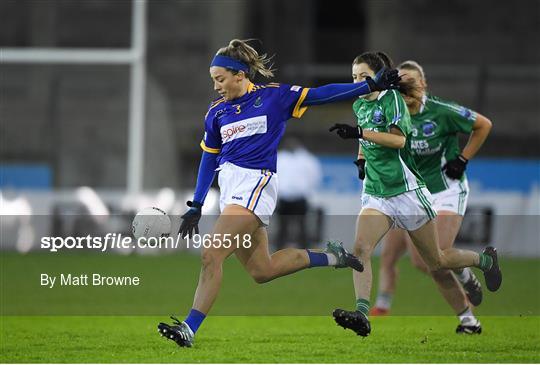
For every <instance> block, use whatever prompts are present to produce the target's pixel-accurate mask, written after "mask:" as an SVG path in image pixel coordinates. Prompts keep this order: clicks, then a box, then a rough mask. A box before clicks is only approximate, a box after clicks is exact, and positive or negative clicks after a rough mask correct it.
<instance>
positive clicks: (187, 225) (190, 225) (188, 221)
mask: <svg viewBox="0 0 540 365" xmlns="http://www.w3.org/2000/svg"><path fill="white" fill-rule="evenodd" d="M186 204H187V206H188V207H189V210H188V211H187V212H186V213H185V214H184V215H183V216H181V217H180V218H182V224H181V225H180V229H179V230H178V234H180V236H181V237H182V238H186V237H193V231H195V234H199V220H200V219H201V208H202V204H201V203H199V202H192V201H188V202H187V203H186Z"/></svg>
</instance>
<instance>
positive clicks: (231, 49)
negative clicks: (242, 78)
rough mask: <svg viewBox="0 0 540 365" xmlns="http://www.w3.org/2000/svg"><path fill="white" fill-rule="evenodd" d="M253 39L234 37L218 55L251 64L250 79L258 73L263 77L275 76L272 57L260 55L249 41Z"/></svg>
mask: <svg viewBox="0 0 540 365" xmlns="http://www.w3.org/2000/svg"><path fill="white" fill-rule="evenodd" d="M252 40H253V39H245V40H241V39H233V40H231V41H230V42H229V45H228V46H227V47H223V48H220V49H219V50H218V52H217V54H218V55H221V56H228V57H231V58H234V59H235V60H238V61H241V62H244V63H245V64H247V65H248V66H249V75H247V77H248V79H250V80H254V79H255V76H256V75H257V74H260V75H261V76H263V77H266V78H270V77H273V76H274V71H275V70H274V69H272V66H273V65H272V64H271V57H268V56H267V55H266V54H263V55H259V54H258V53H257V51H256V50H255V49H254V48H253V47H251V46H250V45H249V44H248V43H247V42H249V41H252Z"/></svg>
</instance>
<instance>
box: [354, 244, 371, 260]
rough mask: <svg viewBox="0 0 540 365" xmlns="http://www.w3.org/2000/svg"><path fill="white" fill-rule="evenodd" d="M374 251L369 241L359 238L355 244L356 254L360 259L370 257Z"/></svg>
mask: <svg viewBox="0 0 540 365" xmlns="http://www.w3.org/2000/svg"><path fill="white" fill-rule="evenodd" d="M372 253H373V248H371V247H370V245H369V244H368V243H367V242H364V241H362V240H358V241H357V242H356V244H355V245H354V255H355V256H356V257H358V258H360V259H363V260H366V259H370V258H371V254H372Z"/></svg>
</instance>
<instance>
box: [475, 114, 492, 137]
mask: <svg viewBox="0 0 540 365" xmlns="http://www.w3.org/2000/svg"><path fill="white" fill-rule="evenodd" d="M477 124H478V129H482V130H484V131H485V132H486V133H489V132H490V131H491V128H492V127H493V123H492V122H491V120H489V119H488V118H486V117H485V116H483V115H481V114H478V117H477ZM473 129H474V128H473Z"/></svg>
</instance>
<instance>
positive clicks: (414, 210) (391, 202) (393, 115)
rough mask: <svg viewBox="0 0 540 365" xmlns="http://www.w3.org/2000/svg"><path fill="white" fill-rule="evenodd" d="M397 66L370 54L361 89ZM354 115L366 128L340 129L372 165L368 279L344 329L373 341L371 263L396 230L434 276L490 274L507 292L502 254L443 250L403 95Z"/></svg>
mask: <svg viewBox="0 0 540 365" xmlns="http://www.w3.org/2000/svg"><path fill="white" fill-rule="evenodd" d="M390 65H391V61H390V59H389V58H388V56H386V55H385V54H384V53H381V52H367V53H364V54H362V55H360V56H358V57H356V59H355V60H354V62H353V66H352V74H353V80H354V81H355V82H362V81H365V80H366V79H367V78H371V77H375V74H376V73H378V72H380V71H381V70H382V69H384V68H385V67H388V66H390ZM400 86H401V87H402V88H403V90H404V92H405V93H406V94H407V95H410V96H414V92H413V90H414V89H413V88H412V87H411V84H410V83H407V82H401V83H400ZM353 110H354V113H355V114H356V116H357V117H358V124H357V125H356V126H350V125H347V124H335V125H334V126H333V127H332V128H330V131H333V130H336V131H337V134H338V135H339V136H340V137H341V138H344V139H349V138H350V139H359V141H360V143H361V147H362V152H363V155H364V157H365V160H366V164H365V180H364V190H363V194H362V210H361V211H360V214H359V216H358V221H357V227H356V239H355V246H354V253H355V255H357V256H358V257H359V258H360V259H361V260H362V262H363V263H364V271H363V272H361V273H360V272H355V273H353V283H354V290H355V295H356V309H355V310H353V311H347V310H343V309H336V310H334V313H333V315H334V319H335V321H336V322H337V324H338V325H340V326H342V327H344V328H348V329H351V330H353V331H354V332H356V333H357V334H358V335H361V336H367V335H369V333H370V332H371V325H370V323H369V320H368V312H369V308H370V303H369V298H370V293H371V283H372V272H371V255H372V253H373V250H374V249H375V247H376V245H377V243H378V242H379V241H380V240H381V238H382V237H383V236H384V235H385V234H386V233H387V232H388V231H389V230H390V229H391V228H393V227H399V228H401V229H404V230H406V231H408V232H409V236H410V237H411V239H412V242H413V244H414V246H415V247H416V249H417V250H418V252H419V254H420V256H421V257H422V259H423V260H424V262H425V263H426V265H427V267H428V269H429V271H430V272H438V271H440V270H445V269H459V268H465V267H471V266H475V267H478V268H480V269H481V270H483V272H484V277H485V280H486V286H487V288H488V289H489V290H491V291H496V290H498V289H499V287H500V285H501V282H502V274H501V272H500V269H499V265H498V262H497V253H496V250H495V249H494V248H493V247H488V248H486V249H485V250H484V252H483V253H481V254H478V253H476V252H473V251H468V250H459V249H456V248H453V247H448V248H445V249H441V248H440V246H439V239H438V235H437V230H436V225H435V221H434V218H435V217H436V213H435V210H434V209H433V206H432V197H431V194H430V192H429V191H428V189H427V188H426V184H425V182H424V180H423V178H422V177H421V175H420V174H419V172H418V170H417V167H416V164H415V162H414V158H413V155H412V149H411V140H412V131H413V129H412V125H411V120H410V115H409V111H408V110H407V105H406V104H405V101H404V100H403V97H402V96H401V95H400V93H399V92H397V91H395V90H387V91H382V92H373V93H371V94H368V95H366V96H365V97H364V98H361V99H358V100H357V101H356V102H355V103H354V105H353Z"/></svg>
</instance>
